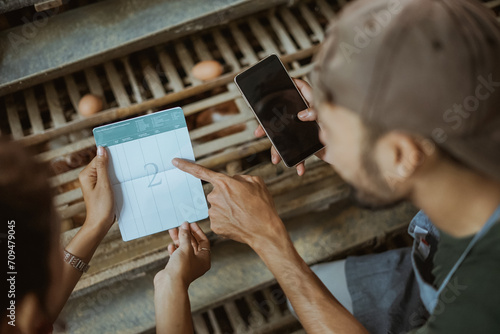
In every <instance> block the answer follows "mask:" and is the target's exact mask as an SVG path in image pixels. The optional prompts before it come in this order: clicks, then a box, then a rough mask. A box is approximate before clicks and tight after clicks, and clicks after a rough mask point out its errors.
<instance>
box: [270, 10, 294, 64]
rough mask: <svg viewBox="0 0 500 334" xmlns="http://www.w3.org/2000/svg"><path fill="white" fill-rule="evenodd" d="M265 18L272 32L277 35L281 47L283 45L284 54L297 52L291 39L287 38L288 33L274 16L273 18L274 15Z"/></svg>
mask: <svg viewBox="0 0 500 334" xmlns="http://www.w3.org/2000/svg"><path fill="white" fill-rule="evenodd" d="M267 18H268V19H269V22H270V23H271V27H273V30H274V31H275V32H276V35H278V38H279V39H280V41H281V45H283V48H284V49H285V53H286V54H289V53H294V52H295V51H297V48H296V47H295V44H294V43H293V41H292V39H291V38H290V36H288V33H287V31H286V30H285V28H284V27H283V25H282V24H281V22H280V21H279V20H278V19H277V18H276V16H274V13H270V14H269V15H268V17H267Z"/></svg>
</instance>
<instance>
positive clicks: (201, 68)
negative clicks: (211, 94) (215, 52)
mask: <svg viewBox="0 0 500 334" xmlns="http://www.w3.org/2000/svg"><path fill="white" fill-rule="evenodd" d="M222 72H224V68H223V67H222V65H221V63H219V62H218V61H216V60H204V61H200V62H199V63H197V64H196V65H194V66H193V68H192V69H191V74H192V75H193V77H195V78H196V79H198V80H202V81H207V80H212V79H215V78H217V77H218V76H220V75H221V74H222Z"/></svg>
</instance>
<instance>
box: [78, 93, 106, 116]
mask: <svg viewBox="0 0 500 334" xmlns="http://www.w3.org/2000/svg"><path fill="white" fill-rule="evenodd" d="M101 110H102V99H101V98H100V97H99V96H97V95H93V94H86V95H84V96H83V97H82V98H81V99H80V102H79V103H78V112H79V113H80V115H82V116H85V117H89V116H92V115H93V114H95V113H97V112H99V111H101Z"/></svg>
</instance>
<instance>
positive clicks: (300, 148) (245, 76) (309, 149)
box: [234, 54, 324, 167]
mask: <svg viewBox="0 0 500 334" xmlns="http://www.w3.org/2000/svg"><path fill="white" fill-rule="evenodd" d="M234 82H235V84H236V86H237V87H238V89H239V90H240V92H241V94H242V95H243V97H244V98H245V100H246V102H247V104H248V105H249V107H250V109H252V111H253V113H254V114H255V116H256V117H257V120H258V121H259V123H260V125H261V126H262V128H263V129H264V131H265V132H266V134H267V136H268V137H269V140H271V143H272V144H273V146H274V147H275V148H276V151H277V152H278V154H279V155H280V157H281V159H282V160H283V162H284V164H285V165H286V166H287V167H293V166H295V165H297V164H298V163H300V162H302V161H304V160H305V159H306V158H307V157H309V156H311V155H313V154H314V153H316V152H317V151H319V150H321V149H322V148H323V147H324V146H323V145H322V144H321V142H320V141H319V126H318V123H317V122H315V121H314V122H303V121H301V120H300V119H299V118H298V117H297V114H298V113H299V112H300V111H302V110H305V109H307V108H308V105H307V102H306V100H305V99H304V97H303V96H302V94H300V92H299V90H298V89H297V87H296V86H295V83H294V82H293V80H292V78H290V75H288V72H287V71H286V69H285V66H284V65H283V63H282V62H281V60H280V59H279V57H278V56H277V55H275V54H273V55H270V56H268V57H266V58H264V59H262V60H261V61H260V62H258V63H257V64H255V65H254V66H252V67H250V68H249V69H247V70H245V71H243V72H241V73H240V74H238V75H237V76H236V77H235V78H234Z"/></svg>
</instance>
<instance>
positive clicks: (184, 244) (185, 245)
mask: <svg viewBox="0 0 500 334" xmlns="http://www.w3.org/2000/svg"><path fill="white" fill-rule="evenodd" d="M179 248H181V249H185V250H187V249H192V247H191V231H190V230H189V223H188V222H184V223H182V225H181V227H180V228H179Z"/></svg>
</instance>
